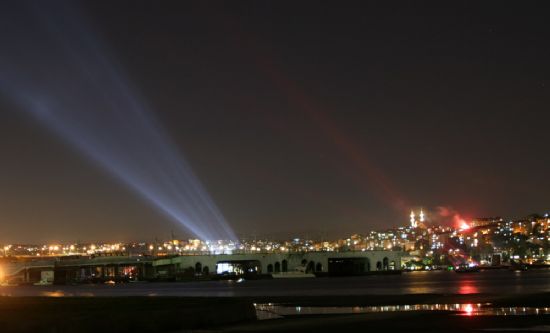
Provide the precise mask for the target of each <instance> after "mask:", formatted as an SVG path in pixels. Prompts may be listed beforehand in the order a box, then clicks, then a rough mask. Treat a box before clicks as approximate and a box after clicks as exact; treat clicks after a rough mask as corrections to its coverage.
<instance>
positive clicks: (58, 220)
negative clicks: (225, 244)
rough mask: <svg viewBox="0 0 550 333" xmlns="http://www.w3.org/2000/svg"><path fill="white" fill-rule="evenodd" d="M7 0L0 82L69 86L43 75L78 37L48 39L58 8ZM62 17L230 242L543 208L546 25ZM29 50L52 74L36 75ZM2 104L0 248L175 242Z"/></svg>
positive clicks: (486, 12)
mask: <svg viewBox="0 0 550 333" xmlns="http://www.w3.org/2000/svg"><path fill="white" fill-rule="evenodd" d="M0 6H1V7H2V8H1V10H0V26H2V29H1V30H2V31H4V32H0V43H1V44H2V45H6V47H5V48H3V50H2V51H0V55H1V57H0V59H1V61H0V66H2V67H0V68H1V69H2V70H4V72H5V69H6V68H10V69H14V68H16V69H21V70H27V71H28V73H30V74H29V75H30V77H32V78H34V79H36V81H37V82H49V81H50V80H51V79H52V78H56V79H59V80H60V81H63V79H64V78H65V77H64V75H65V74H64V73H62V72H55V71H53V72H52V68H62V67H63V66H64V64H65V63H66V62H67V59H63V58H51V56H52V55H55V54H56V52H55V50H54V49H49V48H48V47H47V46H48V45H54V43H53V41H55V42H56V43H58V44H63V43H64V42H67V41H73V40H74V38H75V36H74V35H72V34H73V33H74V31H73V32H71V31H65V30H58V31H57V33H56V34H51V33H48V32H47V31H46V32H44V31H42V30H43V29H44V27H46V26H47V24H45V22H44V16H45V15H46V13H49V14H51V15H53V16H52V17H54V18H59V17H62V13H63V11H58V12H56V9H59V8H53V9H52V8H46V7H47V6H46V7H45V6H44V5H40V4H32V5H30V4H29V3H25V4H23V5H22V4H15V3H5V4H2V5H0ZM53 7H55V6H53ZM74 7H75V8H73V9H72V10H74V11H75V12H77V13H81V15H82V17H84V18H86V20H85V21H84V22H85V23H82V25H83V26H84V27H85V28H86V29H90V31H91V36H92V37H93V38H97V41H98V43H99V49H101V50H106V52H105V54H104V56H105V57H106V58H107V59H109V61H112V63H113V64H116V65H117V66H118V67H117V71H118V72H120V73H125V75H124V76H125V77H126V78H127V79H128V81H129V85H130V86H131V87H132V88H134V90H135V91H136V92H137V94H138V95H139V98H140V100H141V101H143V103H144V104H146V105H147V106H148V107H149V108H150V109H151V110H152V112H153V113H154V115H155V117H157V118H158V121H159V123H160V124H161V125H162V127H163V129H164V131H165V134H166V136H167V137H169V138H170V139H171V140H172V141H173V142H174V145H175V147H177V150H178V151H179V152H180V153H182V154H183V155H184V156H185V157H186V160H187V161H188V162H189V164H190V165H191V166H192V168H193V170H194V171H195V173H196V174H197V177H198V179H200V180H201V181H202V183H203V184H204V187H205V189H206V191H207V192H208V193H209V194H210V196H211V197H212V200H213V201H214V202H215V203H216V204H217V205H218V207H219V208H220V211H221V212H222V213H223V215H224V216H225V218H226V220H227V221H228V224H229V225H230V226H231V227H232V228H233V229H234V230H235V232H236V233H237V234H243V233H245V234H277V233H283V234H284V233H287V234H289V235H290V234H293V233H304V232H306V233H308V232H309V233H314V232H315V233H318V234H326V235H327V237H338V236H340V235H342V234H349V233H351V232H361V231H362V230H365V231H366V230H377V229H384V228H386V227H387V228H390V227H393V226H397V225H400V223H403V222H406V221H407V216H408V214H409V212H410V210H411V209H417V208H420V207H422V208H423V209H424V211H425V212H426V213H428V214H432V215H433V214H436V211H438V207H443V208H446V209H448V210H449V211H451V210H452V212H456V213H458V214H460V215H461V216H463V217H464V218H467V219H472V218H476V217H485V216H509V217H511V218H519V217H523V216H526V215H528V214H530V213H531V212H546V211H547V210H548V207H549V206H548V200H547V198H548V197H550V179H549V178H548V177H547V165H548V162H550V157H549V156H548V153H546V150H547V149H548V143H549V140H548V138H547V135H546V133H547V128H548V125H547V124H548V121H549V120H550V116H549V115H548V112H547V111H546V105H548V102H549V101H550V94H549V93H548V89H549V87H550V82H549V79H548V78H549V74H550V68H549V66H547V65H546V59H547V58H548V56H549V55H550V54H549V53H550V47H549V46H548V44H547V43H546V36H547V34H548V33H549V32H550V28H549V27H548V24H547V23H545V21H544V19H545V18H544V15H543V13H542V12H540V11H539V12H535V11H534V9H530V8H515V7H512V6H510V7H506V6H504V5H502V4H501V5H500V6H499V8H496V9H494V8H491V6H490V5H488V4H481V5H473V4H472V3H466V4H462V5H460V6H458V5H457V6H456V7H437V6H431V5H427V4H424V5H423V6H422V5H419V6H396V5H392V4H386V5H384V6H382V5H380V4H368V5H364V4H363V5H361V4H360V3H359V2H350V3H348V4H347V5H346V6H344V7H339V8H331V7H329V6H321V5H316V6H313V5H311V3H308V2H304V3H300V4H295V5H294V6H293V10H292V11H288V6H285V5H284V4H277V3H276V2H264V3H261V4H253V5H251V6H249V5H247V6H242V5H240V4H230V3H217V4H213V5H212V6H204V5H201V4H200V3H199V2H188V3H185V4H177V3H166V4H165V6H158V7H152V8H151V7H149V6H148V5H147V4H146V3H145V2H126V1H118V2H114V3H109V5H108V7H109V10H105V8H106V7H107V5H106V4H101V3H95V2H92V1H89V2H82V3H79V4H78V5H76V4H75V5H74ZM63 10H64V11H66V9H63ZM493 10H494V11H493ZM42 11H43V12H42ZM204 14H208V15H204ZM55 15H61V16H55ZM37 17H39V18H40V17H41V18H42V20H36V18H37ZM70 18H71V19H75V18H78V16H71V17H70ZM512 18H513V20H512ZM77 21H78V20H77ZM61 22H62V24H75V22H72V21H71V20H69V19H67V18H65V21H64V20H61ZM79 24H80V23H79ZM84 24H89V26H85V25H84ZM71 26H72V25H71ZM77 26H78V25H77ZM434 26H437V27H438V30H437V31H435V32H434V29H433V27H434ZM83 29H84V28H83ZM84 30H85V29H84ZM38 32H41V33H38ZM36 36H42V37H45V39H44V40H42V41H41V45H44V47H43V48H39V49H37V46H36V44H35V43H33V41H35V39H36V38H37V37H36ZM76 37H77V39H78V38H82V42H83V43H86V40H87V39H86V38H85V36H82V35H77V36H76ZM90 38H91V37H90ZM78 40H80V39H78ZM50 42H51V44H50ZM67 45H68V46H69V48H71V47H75V45H74V44H67ZM8 46H9V47H8ZM10 50H11V51H10ZM13 50H19V51H20V52H21V53H18V52H15V51H13ZM25 52H27V53H25ZM38 55H40V57H41V59H42V60H48V62H47V63H49V64H53V65H55V66H57V67H55V66H52V67H47V66H45V65H43V64H42V65H40V63H39V62H38V61H37V58H36V57H37V56H38ZM88 70H92V71H93V70H94V68H89V69H88ZM67 77H70V76H67ZM85 83H86V82H83V85H84V86H85ZM3 84H4V85H6V84H8V85H11V82H7V83H6V82H3ZM75 86H79V84H75ZM4 87H6V86H4ZM61 88H62V89H68V88H70V87H67V86H63V87H61ZM7 91H9V90H8V89H1V90H0V133H1V134H0V156H2V158H1V162H2V172H1V173H0V242H4V241H12V242H15V241H17V239H21V238H28V239H35V240H36V241H40V240H44V241H45V240H47V241H55V239H52V238H55V237H57V238H58V239H59V240H61V239H83V238H85V237H83V235H86V237H90V238H91V239H105V238H107V239H121V240H126V239H135V238H139V237H151V235H152V236H153V237H154V236H155V235H156V236H162V235H165V234H169V233H170V232H171V230H174V232H175V233H176V234H183V233H184V231H183V230H181V229H178V226H177V225H176V224H174V223H173V222H171V221H170V219H168V218H166V217H165V216H164V215H163V214H162V213H160V212H158V211H156V210H155V208H154V207H152V206H151V205H149V204H147V203H146V202H144V201H143V200H142V199H141V198H140V197H139V196H138V195H136V194H135V193H134V192H133V191H132V190H129V189H127V188H126V187H125V186H124V185H123V184H121V183H120V181H118V180H115V179H113V178H112V177H111V176H109V175H108V173H106V172H105V171H103V170H101V169H99V168H97V166H96V165H94V164H93V163H91V162H90V161H89V160H88V159H87V158H86V157H84V156H82V155H80V154H79V152H78V151H76V150H75V149H74V148H71V147H70V145H69V144H67V143H66V142H65V141H64V140H63V139H60V138H59V137H57V136H56V135H55V134H54V133H52V132H51V131H49V130H48V129H46V128H44V127H43V126H41V125H40V124H39V123H38V122H37V121H36V120H33V119H32V118H31V117H29V116H28V115H25V114H24V113H23V111H22V110H21V109H20V108H18V107H17V106H16V105H15V103H14V102H13V100H12V98H11V96H9V94H8V93H7ZM67 91H69V90H67ZM19 93H21V94H23V95H24V94H25V93H26V91H20V92H19ZM94 103H96V101H94V100H88V101H86V110H87V111H82V110H81V111H80V112H93V111H90V110H93V108H94V106H97V105H96V104H94ZM105 121H107V118H105ZM453 215H454V213H452V214H450V216H453ZM441 219H443V217H441ZM41 237H45V238H46V239H41Z"/></svg>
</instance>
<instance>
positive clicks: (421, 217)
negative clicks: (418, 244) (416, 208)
mask: <svg viewBox="0 0 550 333" xmlns="http://www.w3.org/2000/svg"><path fill="white" fill-rule="evenodd" d="M420 222H424V212H423V211H422V208H420Z"/></svg>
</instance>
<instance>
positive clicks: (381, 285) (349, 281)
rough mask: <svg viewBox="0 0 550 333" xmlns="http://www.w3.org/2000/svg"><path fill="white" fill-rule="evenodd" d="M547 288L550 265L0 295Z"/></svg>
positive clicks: (34, 289)
mask: <svg viewBox="0 0 550 333" xmlns="http://www.w3.org/2000/svg"><path fill="white" fill-rule="evenodd" d="M545 292H550V270H548V269H540V270H531V271H509V270H494V271H482V272H478V273H471V274H457V273H454V272H447V271H432V272H409V273H403V274H401V275H372V276H360V277H340V278H305V279H273V280H245V281H242V282H237V281H202V282H156V283H147V282H143V283H125V284H116V285H104V284H85V285H51V286H4V287H0V295H2V296H98V297H101V296H182V297H259V296H270V297H278V296H346V295H350V296H357V295H396V296H398V295H410V294H446V295H453V294H459V295H468V294H491V295H496V294H498V295H503V294H534V293H545Z"/></svg>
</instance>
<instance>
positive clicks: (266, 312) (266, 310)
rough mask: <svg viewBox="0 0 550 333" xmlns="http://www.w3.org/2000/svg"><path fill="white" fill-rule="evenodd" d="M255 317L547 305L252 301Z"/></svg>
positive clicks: (532, 311)
mask: <svg viewBox="0 0 550 333" xmlns="http://www.w3.org/2000/svg"><path fill="white" fill-rule="evenodd" d="M254 307H255V308H256V316H257V318H258V319H259V320H266V319H276V318H283V317H285V316H295V315H334V314H361V313H382V312H411V311H447V312H456V313H457V314H458V315H463V316H518V315H546V314H550V308H535V307H492V306H491V304H490V303H485V304H481V303H478V304H470V303H467V304H459V303H455V304H407V305H382V306H353V307H351V306H286V305H278V304H273V303H266V304H254Z"/></svg>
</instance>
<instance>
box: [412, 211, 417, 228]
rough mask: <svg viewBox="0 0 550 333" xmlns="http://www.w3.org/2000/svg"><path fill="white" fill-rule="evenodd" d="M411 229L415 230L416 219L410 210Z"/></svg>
mask: <svg viewBox="0 0 550 333" xmlns="http://www.w3.org/2000/svg"><path fill="white" fill-rule="evenodd" d="M411 227H413V228H416V218H415V215H414V212H413V211H412V210H411Z"/></svg>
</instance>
